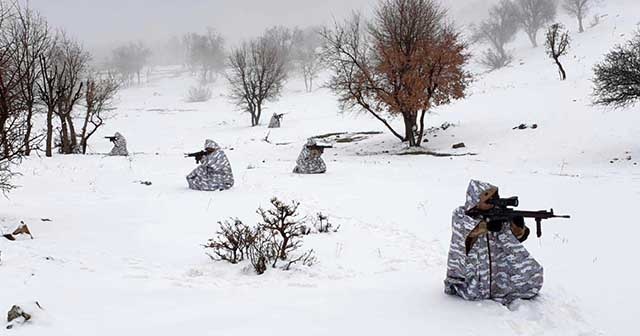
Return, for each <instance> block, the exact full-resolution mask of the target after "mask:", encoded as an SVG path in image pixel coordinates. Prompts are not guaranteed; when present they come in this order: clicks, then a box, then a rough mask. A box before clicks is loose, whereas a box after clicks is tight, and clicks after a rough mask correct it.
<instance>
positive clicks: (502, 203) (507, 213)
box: [466, 196, 571, 238]
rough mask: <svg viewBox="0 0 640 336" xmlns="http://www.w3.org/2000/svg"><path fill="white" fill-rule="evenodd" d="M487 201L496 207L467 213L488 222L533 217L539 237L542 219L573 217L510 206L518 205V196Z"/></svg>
mask: <svg viewBox="0 0 640 336" xmlns="http://www.w3.org/2000/svg"><path fill="white" fill-rule="evenodd" d="M487 203H489V204H492V205H493V206H494V207H493V208H491V209H489V210H479V209H476V208H472V209H469V210H467V211H466V215H467V216H470V217H473V218H476V219H481V220H483V221H484V222H486V223H487V224H489V223H490V222H494V223H495V222H498V223H502V222H514V220H516V221H517V218H519V217H520V218H533V219H535V221H536V235H537V236H538V238H540V237H541V236H542V220H543V219H550V218H571V216H569V215H556V214H555V213H553V209H551V210H549V211H546V210H539V211H528V210H514V209H512V208H510V207H517V206H518V197H517V196H516V197H509V198H495V199H492V200H489V201H487Z"/></svg>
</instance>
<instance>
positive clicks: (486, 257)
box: [444, 181, 543, 305]
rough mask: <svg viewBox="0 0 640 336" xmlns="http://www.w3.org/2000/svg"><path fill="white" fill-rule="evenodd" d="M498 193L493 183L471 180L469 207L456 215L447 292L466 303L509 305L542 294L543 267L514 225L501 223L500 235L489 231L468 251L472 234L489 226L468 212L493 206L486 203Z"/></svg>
mask: <svg viewBox="0 0 640 336" xmlns="http://www.w3.org/2000/svg"><path fill="white" fill-rule="evenodd" d="M497 192H498V188H497V187H495V186H493V185H491V184H489V183H485V182H480V181H471V182H470V183H469V187H468V189H467V200H466V203H465V205H464V206H463V207H459V208H457V209H456V210H455V211H454V212H453V220H452V231H453V234H452V237H451V246H450V248H449V258H448V261H447V278H446V279H445V281H444V284H445V289H444V290H445V293H447V294H451V295H457V296H460V297H462V298H463V299H465V300H483V299H492V300H495V301H497V302H500V303H502V304H505V305H508V304H510V303H511V302H513V301H514V300H516V299H531V298H533V297H535V296H536V295H538V293H539V292H540V289H541V288H542V280H543V276H542V273H543V271H542V266H540V264H538V262H536V261H535V260H534V259H533V258H532V257H531V256H530V255H529V252H527V250H526V249H525V248H524V246H523V245H522V244H521V242H520V241H519V238H520V239H522V237H521V236H520V235H522V233H521V232H517V231H515V230H514V228H515V227H516V226H515V225H512V223H502V224H500V225H501V227H500V226H498V228H497V229H498V230H497V231H496V230H494V231H496V232H486V231H485V232H486V233H485V234H483V236H481V237H479V239H477V240H476V241H475V242H474V244H473V246H470V250H469V253H468V254H467V253H466V252H465V240H466V239H467V237H468V235H469V234H470V233H471V232H472V231H474V229H476V230H475V231H478V230H477V228H478V227H479V226H482V225H485V226H486V225H487V224H486V223H483V222H481V221H480V220H477V219H474V218H472V217H469V216H467V215H466V214H465V211H467V210H469V209H471V208H474V207H478V208H481V207H484V208H486V207H491V206H492V205H490V204H488V203H486V201H487V200H488V199H489V198H491V197H496V196H497ZM494 195H495V196H494ZM482 210H485V209H482ZM516 235H518V236H516ZM525 238H526V237H525Z"/></svg>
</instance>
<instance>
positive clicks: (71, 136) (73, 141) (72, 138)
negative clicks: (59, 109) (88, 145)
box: [65, 111, 78, 154]
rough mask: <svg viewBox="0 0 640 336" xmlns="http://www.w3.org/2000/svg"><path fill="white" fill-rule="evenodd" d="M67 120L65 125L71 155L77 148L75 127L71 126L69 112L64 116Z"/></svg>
mask: <svg viewBox="0 0 640 336" xmlns="http://www.w3.org/2000/svg"><path fill="white" fill-rule="evenodd" d="M65 117H66V119H67V125H68V127H69V144H70V146H71V154H73V153H74V152H75V150H76V148H78V136H77V135H76V127H75V126H74V125H73V118H72V117H71V111H69V113H67V114H65Z"/></svg>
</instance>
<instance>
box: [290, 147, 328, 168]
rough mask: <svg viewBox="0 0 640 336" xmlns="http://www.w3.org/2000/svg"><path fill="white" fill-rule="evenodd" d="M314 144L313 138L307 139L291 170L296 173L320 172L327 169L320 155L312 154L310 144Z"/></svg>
mask: <svg viewBox="0 0 640 336" xmlns="http://www.w3.org/2000/svg"><path fill="white" fill-rule="evenodd" d="M315 144H316V142H315V140H313V139H309V140H307V142H306V143H305V144H304V146H303V147H302V151H301V152H300V155H299V156H298V160H297V161H296V167H295V168H294V169H293V172H294V173H296V174H322V173H324V172H326V171H327V166H326V165H325V164H324V161H323V160H322V158H321V157H320V156H317V157H314V155H312V153H311V150H310V149H309V147H310V146H314V145H315Z"/></svg>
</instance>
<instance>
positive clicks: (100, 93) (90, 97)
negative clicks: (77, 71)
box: [80, 73, 120, 154]
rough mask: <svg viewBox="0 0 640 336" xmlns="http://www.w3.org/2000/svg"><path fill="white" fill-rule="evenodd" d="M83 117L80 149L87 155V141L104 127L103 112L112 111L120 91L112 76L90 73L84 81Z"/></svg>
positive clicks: (117, 82) (118, 84) (116, 81)
mask: <svg viewBox="0 0 640 336" xmlns="http://www.w3.org/2000/svg"><path fill="white" fill-rule="evenodd" d="M85 88H86V91H85V94H84V101H85V103H84V107H85V111H84V117H83V119H82V120H83V121H82V132H81V134H80V149H81V152H82V154H86V153H87V145H88V143H89V139H90V138H91V136H92V135H93V134H95V132H96V131H97V130H98V129H99V128H100V127H102V126H103V125H104V121H105V115H104V113H105V112H108V111H110V110H112V109H113V103H114V99H115V96H116V95H117V93H118V91H119V90H120V82H119V81H118V80H116V79H115V78H114V76H113V74H109V73H107V74H102V75H101V74H99V73H92V74H90V75H89V76H88V77H87V79H86V80H85Z"/></svg>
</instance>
